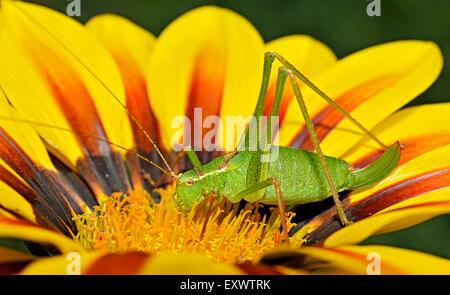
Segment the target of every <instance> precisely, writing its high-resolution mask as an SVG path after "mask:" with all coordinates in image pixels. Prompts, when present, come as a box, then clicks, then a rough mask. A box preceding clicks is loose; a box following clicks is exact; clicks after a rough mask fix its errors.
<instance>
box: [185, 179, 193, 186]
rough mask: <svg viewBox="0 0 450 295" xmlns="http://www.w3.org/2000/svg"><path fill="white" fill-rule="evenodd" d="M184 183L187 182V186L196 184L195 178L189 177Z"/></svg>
mask: <svg viewBox="0 0 450 295" xmlns="http://www.w3.org/2000/svg"><path fill="white" fill-rule="evenodd" d="M184 184H186V185H187V186H192V185H193V184H194V180H192V179H188V180H186V181H185V182H184Z"/></svg>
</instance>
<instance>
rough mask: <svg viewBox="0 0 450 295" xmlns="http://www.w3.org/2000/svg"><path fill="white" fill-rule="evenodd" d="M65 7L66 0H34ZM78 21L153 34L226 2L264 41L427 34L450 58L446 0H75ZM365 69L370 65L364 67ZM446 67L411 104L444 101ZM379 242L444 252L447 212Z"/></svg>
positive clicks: (336, 43)
mask: <svg viewBox="0 0 450 295" xmlns="http://www.w3.org/2000/svg"><path fill="white" fill-rule="evenodd" d="M33 2H40V3H43V4H45V5H47V6H49V7H53V8H56V9H58V10H60V11H65V9H66V5H67V3H69V1H66V0H59V1H45V0H34V1H33ZM81 3H82V8H81V9H82V16H81V17H80V20H81V21H86V20H87V19H89V18H90V17H91V16H93V15H96V14H99V13H104V12H114V13H117V14H120V15H122V16H125V17H127V18H129V19H131V20H133V21H134V22H136V23H137V24H139V25H141V26H143V27H145V28H147V29H148V30H149V31H151V32H153V33H154V34H155V35H158V34H159V33H160V32H161V30H162V29H163V28H164V27H165V26H166V25H167V24H168V23H169V22H170V21H172V20H173V19H175V18H176V17H177V16H179V15H180V14H182V13H183V12H185V11H187V10H189V9H191V8H194V7H198V6H201V5H205V4H215V5H219V6H223V7H228V8H231V9H233V10H235V11H237V12H238V13H240V14H242V15H244V16H245V17H247V18H248V19H249V20H250V21H251V22H252V23H253V24H254V25H255V26H256V27H257V29H258V30H259V31H260V33H261V34H262V36H263V37H264V39H265V40H266V41H269V40H272V39H274V38H276V37H280V36H283V35H287V34H296V33H302V34H309V35H312V36H314V37H316V38H318V39H319V40H321V41H323V42H325V43H326V44H328V45H329V46H330V47H331V48H332V49H333V50H334V51H335V52H336V54H337V55H338V57H343V56H345V55H347V54H349V53H351V52H354V51H357V50H359V49H362V48H365V47H368V46H371V45H374V44H379V43H383V42H388V41H392V40H399V39H424V40H433V41H435V42H436V43H438V44H439V46H440V47H441V50H442V52H443V53H444V58H445V60H450V30H449V28H450V1H449V0H430V1H423V0H381V6H382V7H381V10H382V15H381V16H380V17H368V16H367V14H366V7H367V5H368V3H369V1H367V0H339V1H338V0H292V1H275V0H272V1H269V0H247V1H245V0H228V1H206V0H179V1H163V0H81ZM367 70H368V71H370V69H367ZM449 80H450V67H449V66H448V65H447V64H446V65H445V68H444V70H443V72H442V75H441V76H440V78H439V79H438V81H437V82H436V83H435V84H434V85H433V86H432V87H431V88H430V89H429V90H427V91H426V92H425V93H424V94H422V95H421V96H420V97H418V98H417V99H416V100H414V101H413V102H412V104H420V103H431V102H440V101H450V83H449ZM366 243H382V244H388V245H395V246H402V247H407V248H412V249H419V250H424V251H427V252H431V253H434V254H439V255H442V256H445V257H448V258H450V217H448V216H444V217H439V218H435V219H433V220H430V221H428V222H425V223H422V224H420V225H418V226H415V227H412V228H409V229H406V230H403V231H400V232H396V233H394V234H388V235H381V236H377V237H374V238H371V239H370V240H369V241H366Z"/></svg>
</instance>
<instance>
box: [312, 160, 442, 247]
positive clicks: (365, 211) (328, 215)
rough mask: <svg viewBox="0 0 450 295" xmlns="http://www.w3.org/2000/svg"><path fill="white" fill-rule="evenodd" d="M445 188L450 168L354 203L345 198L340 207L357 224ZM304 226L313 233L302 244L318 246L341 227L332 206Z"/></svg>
mask: <svg viewBox="0 0 450 295" xmlns="http://www.w3.org/2000/svg"><path fill="white" fill-rule="evenodd" d="M449 186H450V167H448V168H443V169H439V170H434V171H428V172H426V173H423V174H420V175H416V176H414V177H411V178H408V179H405V180H403V181H400V182H398V183H396V184H393V185H391V186H389V187H387V188H383V189H382V190H380V191H378V192H375V193H373V194H371V195H368V196H366V197H365V198H364V199H361V200H358V201H356V202H354V203H350V199H349V198H346V199H344V201H343V205H344V207H345V211H346V214H347V216H348V217H349V219H350V220H353V221H358V220H361V219H364V218H366V217H369V216H371V215H373V214H375V213H377V212H379V211H381V210H383V209H386V208H387V207H389V206H392V205H395V204H397V203H400V202H402V201H405V200H408V199H411V198H414V197H416V196H419V195H421V194H424V193H427V192H430V191H434V190H438V189H441V188H445V187H449ZM307 226H310V227H311V228H313V230H312V232H311V234H310V235H309V236H308V237H307V241H306V244H315V243H320V242H321V241H323V240H324V239H325V238H327V237H328V236H329V235H331V234H332V233H334V232H335V231H337V230H339V229H340V228H341V227H342V225H341V224H340V222H339V220H338V218H337V212H336V209H335V208H334V207H332V208H330V209H328V210H326V211H324V212H323V213H321V214H320V215H318V216H317V217H315V218H313V219H312V220H311V221H310V222H309V223H308V224H307Z"/></svg>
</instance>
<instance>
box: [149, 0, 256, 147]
mask: <svg viewBox="0 0 450 295" xmlns="http://www.w3.org/2000/svg"><path fill="white" fill-rule="evenodd" d="M262 61H263V41H262V39H261V36H260V35H259V34H258V32H257V31H256V30H255V28H254V27H253V26H252V25H251V24H250V23H249V22H248V21H247V20H246V19H245V18H243V17H242V16H240V15H238V14H236V13H234V12H232V11H230V10H227V9H224V8H219V7H212V6H206V7H201V8H198V9H194V10H191V11H189V12H188V13H186V14H184V15H182V16H181V17H179V18H178V19H176V20H175V21H174V22H172V23H171V24H170V25H169V26H168V27H167V28H166V29H165V30H164V31H163V32H162V33H161V35H160V36H159V37H158V40H157V42H156V45H155V48H154V52H153V54H152V58H151V61H150V66H149V68H148V72H147V73H148V90H149V93H150V98H151V106H152V108H153V110H154V111H155V114H156V116H157V119H158V121H159V124H160V128H161V133H162V138H163V142H164V145H165V146H166V147H167V148H171V147H172V143H179V142H178V140H177V138H172V137H173V136H175V137H176V135H177V134H178V133H179V132H178V131H180V126H177V125H176V123H180V122H182V121H178V122H174V126H172V119H174V117H176V116H184V115H186V116H188V117H190V118H193V108H194V107H201V108H202V109H203V114H202V115H203V118H204V117H206V116H209V115H220V116H221V117H222V118H226V116H233V115H246V114H247V115H249V114H252V113H253V110H254V108H255V104H256V101H257V96H258V91H259V86H260V83H261V73H262ZM191 121H192V120H191ZM192 125H194V124H193V122H192ZM182 126H183V125H181V127H182ZM185 127H186V126H185ZM198 129H200V128H198ZM181 130H182V129H181ZM206 130H208V128H205V130H203V131H204V132H205V131H206ZM197 131H200V130H197ZM236 137H238V136H236ZM200 139H201V137H200ZM237 139H238V138H237ZM219 140H221V136H220V135H219ZM230 142H232V141H230ZM222 144H223V145H226V142H225V143H222ZM192 145H193V146H199V145H201V143H200V142H197V144H195V143H194V142H192ZM231 145H233V143H231Z"/></svg>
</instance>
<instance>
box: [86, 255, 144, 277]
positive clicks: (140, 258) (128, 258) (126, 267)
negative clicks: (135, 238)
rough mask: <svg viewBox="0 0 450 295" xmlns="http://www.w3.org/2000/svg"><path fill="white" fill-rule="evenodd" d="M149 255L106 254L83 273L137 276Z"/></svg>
mask: <svg viewBox="0 0 450 295" xmlns="http://www.w3.org/2000/svg"><path fill="white" fill-rule="evenodd" d="M149 258H150V255H148V254H146V253H140V252H130V253H124V254H107V255H104V256H101V257H99V258H98V259H97V260H95V261H94V262H93V263H91V265H89V267H88V268H87V269H86V270H85V271H84V274H86V275H100V274H104V275H125V274H137V273H138V272H139V270H140V269H141V268H142V266H143V265H144V264H145V263H146V262H147V261H148V259H149Z"/></svg>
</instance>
